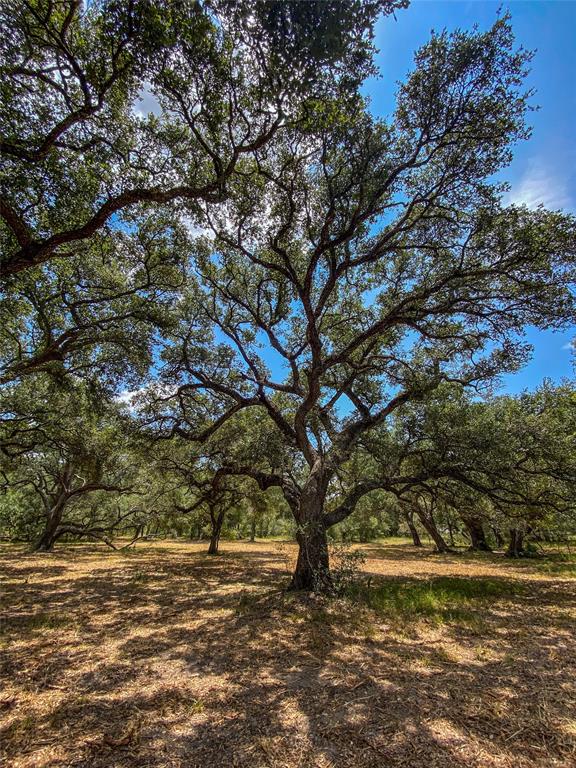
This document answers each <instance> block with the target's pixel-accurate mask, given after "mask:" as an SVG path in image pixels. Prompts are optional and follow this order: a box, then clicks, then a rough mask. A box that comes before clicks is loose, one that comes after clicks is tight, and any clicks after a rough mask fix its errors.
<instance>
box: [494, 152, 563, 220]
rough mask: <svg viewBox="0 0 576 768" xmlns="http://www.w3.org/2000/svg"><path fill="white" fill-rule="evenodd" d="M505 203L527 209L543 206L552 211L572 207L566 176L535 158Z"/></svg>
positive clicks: (513, 186) (514, 185) (529, 163)
mask: <svg viewBox="0 0 576 768" xmlns="http://www.w3.org/2000/svg"><path fill="white" fill-rule="evenodd" d="M507 202H508V203H511V204H513V205H526V206H528V208H537V207H538V206H539V205H543V206H544V207H545V208H550V209H552V210H557V209H558V208H563V209H571V208H573V206H574V201H573V200H572V197H571V194H570V190H569V184H568V178H567V177H566V175H565V174H563V173H561V172H560V171H559V169H558V168H555V167H553V166H552V165H549V164H547V163H545V162H544V161H543V160H542V159H541V158H537V157H535V158H532V159H531V160H530V161H529V162H528V167H527V168H526V170H525V171H524V173H523V174H522V176H521V177H520V179H519V181H518V183H517V184H513V185H512V189H511V190H510V192H509V194H508V200H507Z"/></svg>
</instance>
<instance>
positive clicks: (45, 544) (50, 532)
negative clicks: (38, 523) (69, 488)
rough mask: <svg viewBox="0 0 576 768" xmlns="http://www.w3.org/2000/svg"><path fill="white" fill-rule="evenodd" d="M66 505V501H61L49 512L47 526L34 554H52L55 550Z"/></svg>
mask: <svg viewBox="0 0 576 768" xmlns="http://www.w3.org/2000/svg"><path fill="white" fill-rule="evenodd" d="M65 503H66V502H65V500H64V501H63V500H59V501H57V502H56V503H55V504H53V505H52V507H51V508H50V509H49V510H48V511H47V515H46V525H45V526H44V530H43V531H42V534H41V536H40V538H39V539H38V540H37V541H36V543H35V544H34V547H33V550H34V552H50V551H52V549H53V548H54V544H55V542H56V539H57V538H58V529H59V527H60V523H61V522H62V513H63V512H64V505H65Z"/></svg>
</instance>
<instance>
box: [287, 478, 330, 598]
mask: <svg viewBox="0 0 576 768" xmlns="http://www.w3.org/2000/svg"><path fill="white" fill-rule="evenodd" d="M326 490H327V482H326V481H325V480H322V478H318V477H317V476H314V475H312V476H311V477H310V479H309V480H308V482H307V484H306V486H305V487H304V489H303V490H302V495H301V497H300V499H299V501H298V505H297V508H296V509H293V511H294V513H295V517H296V522H297V529H296V540H297V542H298V560H297V562H296V569H295V570H294V573H293V575H292V581H291V582H290V589H292V590H309V591H314V592H331V591H332V587H333V583H332V576H331V574H330V557H329V554H328V538H327V536H326V522H325V520H324V502H325V498H326Z"/></svg>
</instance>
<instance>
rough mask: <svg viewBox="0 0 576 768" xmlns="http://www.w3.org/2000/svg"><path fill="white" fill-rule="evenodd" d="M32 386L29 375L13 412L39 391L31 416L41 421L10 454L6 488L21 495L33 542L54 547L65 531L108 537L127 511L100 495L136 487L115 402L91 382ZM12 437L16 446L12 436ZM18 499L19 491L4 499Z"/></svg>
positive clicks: (16, 395)
mask: <svg viewBox="0 0 576 768" xmlns="http://www.w3.org/2000/svg"><path fill="white" fill-rule="evenodd" d="M30 385H31V382H30V381H28V380H27V381H26V382H25V383H24V384H22V385H20V386H19V387H17V388H14V389H13V391H12V392H11V395H12V408H13V412H14V413H18V410H19V407H20V406H23V408H26V407H27V403H29V402H30V399H31V397H32V396H33V397H34V398H35V401H36V403H37V407H36V410H35V413H34V414H33V415H29V416H28V419H29V420H30V422H36V420H37V419H41V421H38V423H36V424H35V425H34V432H33V435H34V440H33V443H30V442H28V441H27V440H24V441H21V442H20V447H19V450H18V451H17V452H16V453H15V454H14V453H12V452H9V453H8V455H6V456H5V460H4V462H3V467H2V476H3V478H4V487H5V488H6V489H11V490H12V491H14V490H15V489H18V491H19V493H20V494H21V495H22V499H21V501H20V506H24V507H25V509H26V516H27V522H26V525H27V527H29V529H30V530H36V531H37V539H36V541H35V544H34V547H35V549H37V550H43V551H49V550H51V549H52V548H53V546H54V544H55V542H56V541H57V540H58V539H59V538H61V537H62V536H64V535H67V534H72V535H74V536H89V537H93V538H104V539H105V538H106V534H107V533H109V532H111V531H113V530H114V528H115V527H116V526H118V525H119V524H120V523H121V522H122V520H124V519H125V517H126V516H127V515H125V514H123V512H122V510H121V509H119V508H116V509H115V510H111V509H110V508H106V505H105V504H104V505H101V504H99V503H98V498H99V497H101V496H102V494H104V493H114V494H115V498H118V496H119V495H120V494H125V493H130V492H132V491H133V490H134V488H133V486H134V485H135V479H136V474H137V472H136V469H135V467H134V465H133V458H132V456H131V455H130V448H129V444H128V442H127V439H126V437H125V434H124V432H123V429H122V425H121V423H120V421H119V415H118V413H117V409H114V407H113V406H112V405H111V404H110V403H106V401H105V400H104V399H102V397H101V393H98V392H91V391H90V390H89V388H88V387H86V386H85V385H81V384H77V385H74V386H70V385H69V386H68V387H67V389H66V391H62V390H61V389H58V388H55V387H53V386H51V385H50V382H49V381H46V380H44V381H40V380H36V381H35V382H34V383H33V385H32V386H33V392H32V387H31V386H30ZM97 398H98V399H97ZM25 434H26V435H28V434H30V433H28V432H26V433H25ZM1 437H3V435H2V436H1ZM9 441H10V446H11V447H13V446H14V435H10V436H9ZM95 496H96V498H95ZM88 499H89V500H90V504H88ZM13 501H14V499H13V494H12V496H10V495H9V496H8V497H7V498H6V499H5V503H8V504H11V503H13ZM104 510H106V512H108V513H109V514H105V513H104Z"/></svg>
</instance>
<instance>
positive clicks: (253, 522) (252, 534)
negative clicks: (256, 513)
mask: <svg viewBox="0 0 576 768" xmlns="http://www.w3.org/2000/svg"><path fill="white" fill-rule="evenodd" d="M250 541H252V542H253V541H256V517H253V518H252V520H251V521H250Z"/></svg>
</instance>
